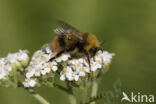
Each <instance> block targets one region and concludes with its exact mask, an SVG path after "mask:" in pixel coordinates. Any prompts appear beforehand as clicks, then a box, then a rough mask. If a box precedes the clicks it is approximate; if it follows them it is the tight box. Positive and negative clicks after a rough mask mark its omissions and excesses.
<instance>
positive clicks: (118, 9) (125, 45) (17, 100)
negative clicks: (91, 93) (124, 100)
mask: <svg viewBox="0 0 156 104" xmlns="http://www.w3.org/2000/svg"><path fill="white" fill-rule="evenodd" d="M57 20H63V21H66V22H68V23H70V24H72V25H73V26H75V27H77V28H78V29H80V30H82V31H89V32H91V33H94V34H95V35H96V36H97V37H98V39H99V40H100V41H103V40H105V41H106V43H105V45H104V49H105V50H108V51H109V52H114V53H115V54H116V56H115V57H114V59H113V61H112V64H111V67H110V71H109V72H107V73H106V74H105V75H104V76H103V80H102V82H101V83H102V84H100V91H101V92H102V91H103V92H105V91H107V90H111V89H112V87H113V83H114V82H115V81H116V79H118V78H120V80H121V82H122V91H124V92H127V93H130V92H135V93H138V92H140V93H141V94H147V95H148V94H153V95H156V69H155V68H156V1H155V0H0V57H4V56H6V55H7V53H8V52H16V51H18V50H19V49H28V50H29V51H30V52H31V53H33V52H34V51H36V50H37V49H39V48H40V47H41V46H42V45H43V44H45V43H47V42H50V41H51V40H52V39H53V37H54V35H53V33H52V31H53V29H54V28H56V27H57V23H56V21H57ZM36 90H37V92H38V93H39V94H41V95H42V96H43V97H45V98H47V100H48V101H50V102H51V103H52V104H68V97H67V94H66V93H64V92H61V91H60V90H58V89H55V88H47V87H41V88H37V89H36ZM104 100H105V99H103V100H101V101H99V102H98V103H99V104H104V103H103V102H104ZM0 104H38V102H37V101H36V100H34V99H33V98H32V97H31V96H29V94H28V93H27V92H25V91H24V90H23V89H20V88H19V89H14V88H0ZM145 104H146V103H145Z"/></svg>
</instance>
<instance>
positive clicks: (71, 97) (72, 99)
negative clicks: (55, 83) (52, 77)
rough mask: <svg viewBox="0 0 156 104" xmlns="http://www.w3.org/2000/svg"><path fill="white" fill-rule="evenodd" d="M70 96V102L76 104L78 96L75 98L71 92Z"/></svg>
mask: <svg viewBox="0 0 156 104" xmlns="http://www.w3.org/2000/svg"><path fill="white" fill-rule="evenodd" d="M68 98H69V103H70V104H76V98H75V96H74V95H73V94H69V95H68Z"/></svg>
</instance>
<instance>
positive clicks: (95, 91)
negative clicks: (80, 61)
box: [90, 80, 98, 104]
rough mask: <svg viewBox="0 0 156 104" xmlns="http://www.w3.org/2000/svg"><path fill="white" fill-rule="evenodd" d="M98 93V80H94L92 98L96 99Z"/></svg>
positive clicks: (92, 103)
mask: <svg viewBox="0 0 156 104" xmlns="http://www.w3.org/2000/svg"><path fill="white" fill-rule="evenodd" d="M97 91H98V83H97V81H96V80H94V82H93V86H92V92H91V97H96V96H97ZM90 104H95V101H94V102H91V103H90Z"/></svg>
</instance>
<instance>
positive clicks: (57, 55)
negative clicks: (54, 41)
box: [48, 50, 65, 62]
mask: <svg viewBox="0 0 156 104" xmlns="http://www.w3.org/2000/svg"><path fill="white" fill-rule="evenodd" d="M64 52H65V50H62V51H60V52H58V53H57V54H56V55H55V56H54V57H52V58H50V59H49V61H48V62H51V61H53V60H54V59H56V58H57V57H59V56H60V55H61V54H62V53H64Z"/></svg>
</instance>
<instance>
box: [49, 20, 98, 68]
mask: <svg viewBox="0 0 156 104" xmlns="http://www.w3.org/2000/svg"><path fill="white" fill-rule="evenodd" d="M58 24H59V25H60V27H59V28H56V29H55V30H54V34H56V37H55V38H54V40H53V42H52V43H50V45H49V46H50V47H51V49H52V51H53V52H56V55H55V56H54V57H52V58H51V59H50V60H49V61H53V60H54V59H55V58H57V57H59V56H60V55H61V54H63V53H65V52H68V53H73V52H74V53H75V54H79V55H83V56H86V58H87V60H88V64H89V67H90V58H91V57H94V56H95V54H96V52H97V51H98V50H99V49H100V48H99V47H100V45H99V41H98V40H97V38H96V37H95V36H94V35H93V34H91V33H89V32H80V31H79V30H78V29H76V28H74V27H73V26H71V25H69V24H67V23H65V22H63V21H58Z"/></svg>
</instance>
